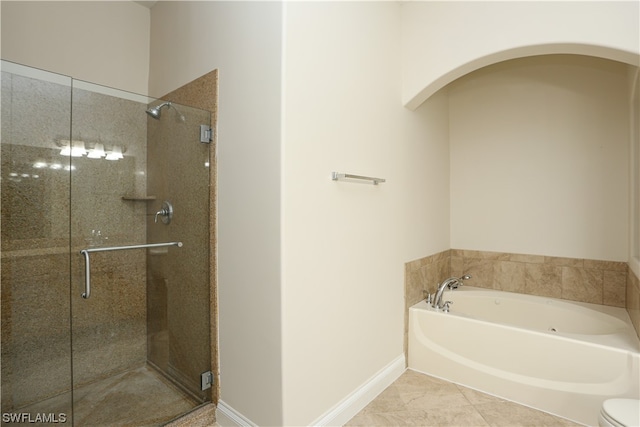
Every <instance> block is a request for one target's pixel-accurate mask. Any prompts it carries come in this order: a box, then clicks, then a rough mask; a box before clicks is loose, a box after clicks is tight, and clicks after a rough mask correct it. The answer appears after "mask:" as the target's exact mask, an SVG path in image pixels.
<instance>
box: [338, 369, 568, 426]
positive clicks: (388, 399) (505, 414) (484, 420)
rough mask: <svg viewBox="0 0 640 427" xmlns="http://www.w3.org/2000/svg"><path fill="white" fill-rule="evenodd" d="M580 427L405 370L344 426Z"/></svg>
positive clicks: (544, 413)
mask: <svg viewBox="0 0 640 427" xmlns="http://www.w3.org/2000/svg"><path fill="white" fill-rule="evenodd" d="M356 426H367V427H383V426H439V427H445V426H452V427H453V426H455V427H459V426H485V427H497V426H549V427H551V426H553V427H561V426H562V427H568V426H580V424H576V423H573V422H571V421H569V420H565V419H563V418H559V417H556V416H553V415H551V414H547V413H546V412H542V411H537V410H535V409H531V408H528V407H526V406H522V405H518V404H516V403H512V402H508V401H505V400H502V399H500V398H498V397H494V396H491V395H488V394H484V393H480V392H478V391H475V390H471V389H469V388H466V387H463V386H459V385H456V384H453V383H450V382H447V381H444V380H441V379H438V378H435V377H431V376H429V375H425V374H421V373H418V372H415V371H411V370H407V371H406V372H405V373H403V374H402V375H401V376H400V378H398V379H397V380H396V381H395V382H394V383H393V384H391V385H390V386H389V387H387V388H386V389H385V390H384V391H383V392H382V393H380V395H378V397H376V398H375V399H374V400H373V401H372V402H371V403H369V405H367V406H366V407H365V408H364V409H363V410H362V411H360V412H359V413H358V414H357V415H356V416H355V417H353V418H352V419H351V420H350V421H349V422H348V423H347V424H345V427H356Z"/></svg>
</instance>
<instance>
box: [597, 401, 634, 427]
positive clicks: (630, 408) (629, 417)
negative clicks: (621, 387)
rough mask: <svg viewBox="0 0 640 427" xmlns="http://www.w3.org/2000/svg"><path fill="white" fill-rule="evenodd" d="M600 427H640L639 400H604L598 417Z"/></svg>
mask: <svg viewBox="0 0 640 427" xmlns="http://www.w3.org/2000/svg"><path fill="white" fill-rule="evenodd" d="M598 424H599V425H600V427H638V426H640V400H638V399H609V400H605V401H604V403H603V404H602V409H601V410H600V416H599V417H598Z"/></svg>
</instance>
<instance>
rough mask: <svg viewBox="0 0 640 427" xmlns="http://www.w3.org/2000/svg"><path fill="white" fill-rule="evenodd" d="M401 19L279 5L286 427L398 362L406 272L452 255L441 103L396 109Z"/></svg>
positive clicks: (368, 5)
mask: <svg viewBox="0 0 640 427" xmlns="http://www.w3.org/2000/svg"><path fill="white" fill-rule="evenodd" d="M399 12H400V6H399V5H398V4H397V3H395V2H353V3H341V2H320V3H312V2H296V3H289V4H287V6H286V14H285V16H286V21H285V28H286V38H285V61H284V64H285V68H284V76H285V80H284V81H285V97H284V100H285V102H284V106H285V113H284V138H283V162H282V164H283V167H282V188H283V193H282V206H283V211H282V229H283V234H282V243H283V260H282V261H283V313H282V315H283V353H282V354H283V374H284V376H283V378H284V383H283V387H284V422H285V425H309V424H310V423H311V422H313V421H314V420H315V419H316V418H317V417H320V416H321V415H322V414H323V413H324V412H326V411H327V410H328V409H329V408H331V407H333V406H334V405H336V404H337V403H338V402H340V401H341V400H342V399H344V398H345V397H346V396H347V395H349V394H350V393H352V392H353V391H354V390H356V389H357V388H358V387H360V386H361V385H362V384H363V383H364V382H365V381H366V380H368V379H369V378H370V377H371V376H372V375H373V374H375V373H376V372H378V371H379V370H381V369H382V368H384V367H385V366H386V365H388V364H389V363H390V362H392V361H393V360H394V359H395V358H397V357H398V356H401V355H402V351H403V342H402V339H403V333H402V331H403V309H404V263H405V262H407V261H409V260H411V259H415V258H419V257H422V256H425V255H428V254H431V253H435V252H439V251H442V250H445V249H448V247H449V246H448V240H449V236H448V224H449V219H448V215H449V209H448V148H447V120H446V113H447V105H446V97H445V96H441V97H437V99H433V100H432V101H431V102H429V103H428V104H425V105H424V107H423V108H421V109H420V110H419V111H418V112H416V113H412V112H409V111H407V110H406V109H404V108H403V107H402V104H401V99H400V55H399V43H400V28H399V23H400V19H399ZM332 171H338V172H347V173H353V174H360V175H368V176H376V177H382V178H385V179H386V180H387V182H385V183H383V184H379V185H378V186H374V185H371V184H359V183H351V182H334V181H332V180H331V172H332Z"/></svg>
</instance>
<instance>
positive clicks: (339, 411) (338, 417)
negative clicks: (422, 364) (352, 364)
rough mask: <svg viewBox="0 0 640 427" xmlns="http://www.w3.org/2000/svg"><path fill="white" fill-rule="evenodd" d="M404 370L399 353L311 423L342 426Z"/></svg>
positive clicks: (402, 360) (404, 364)
mask: <svg viewBox="0 0 640 427" xmlns="http://www.w3.org/2000/svg"><path fill="white" fill-rule="evenodd" d="M405 370H406V361H405V357H404V354H401V355H400V356H398V357H397V358H396V359H394V360H393V361H392V362H391V363H389V364H388V365H387V366H386V367H384V368H383V369H381V370H380V371H379V372H378V373H377V374H375V375H374V376H372V377H371V378H369V380H367V381H366V382H365V383H364V384H362V385H361V386H360V387H358V388H357V389H356V390H354V391H353V393H351V394H350V395H349V396H347V397H345V398H344V399H343V400H342V401H341V402H340V403H338V404H337V405H336V406H334V407H333V408H331V409H330V410H329V411H328V412H326V413H325V414H324V415H322V416H321V417H319V418H318V419H316V420H315V421H313V422H312V423H311V425H312V426H342V425H344V424H346V423H347V422H348V421H349V420H350V419H351V418H353V417H354V416H355V415H356V414H357V413H358V412H360V411H362V409H364V407H365V406H367V405H368V404H369V403H370V402H371V401H372V400H373V399H375V398H376V396H378V395H379V394H380V393H382V392H383V391H384V389H386V388H387V387H389V386H390V385H391V384H392V383H393V382H394V381H395V380H397V379H398V378H399V377H400V375H402V373H403V372H404V371H405Z"/></svg>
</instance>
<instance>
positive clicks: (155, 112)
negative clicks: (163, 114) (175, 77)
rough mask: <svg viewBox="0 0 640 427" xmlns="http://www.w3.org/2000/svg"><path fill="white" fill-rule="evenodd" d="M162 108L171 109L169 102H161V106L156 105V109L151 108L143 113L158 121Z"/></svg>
mask: <svg viewBox="0 0 640 427" xmlns="http://www.w3.org/2000/svg"><path fill="white" fill-rule="evenodd" d="M163 107H167V108H169V107H171V102H168V101H167V102H163V103H162V104H160V105H158V106H157V107H153V108H149V109H148V110H147V111H145V113H147V114H148V115H149V116H151V117H153V118H154V119H156V120H158V119H159V118H160V110H162V108H163Z"/></svg>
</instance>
